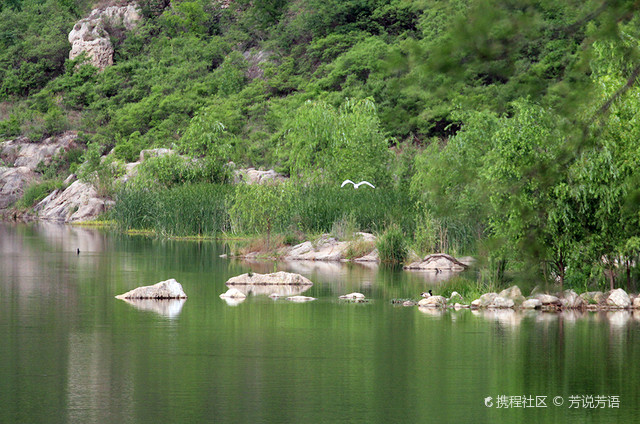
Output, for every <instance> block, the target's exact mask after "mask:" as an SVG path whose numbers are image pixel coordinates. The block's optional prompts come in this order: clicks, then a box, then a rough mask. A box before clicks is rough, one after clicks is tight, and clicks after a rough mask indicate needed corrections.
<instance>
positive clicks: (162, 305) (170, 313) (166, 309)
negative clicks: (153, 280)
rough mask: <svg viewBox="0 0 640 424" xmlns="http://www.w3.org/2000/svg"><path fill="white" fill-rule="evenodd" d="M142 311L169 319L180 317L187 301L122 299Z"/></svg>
mask: <svg viewBox="0 0 640 424" xmlns="http://www.w3.org/2000/svg"><path fill="white" fill-rule="evenodd" d="M122 300H124V301H125V302H126V303H128V304H129V305H131V306H133V307H134V308H136V309H139V310H141V311H150V312H155V313H156V314H158V315H162V316H164V317H167V318H176V317H178V315H180V312H181V311H182V307H183V306H184V303H185V301H186V299H124V298H123V299H122Z"/></svg>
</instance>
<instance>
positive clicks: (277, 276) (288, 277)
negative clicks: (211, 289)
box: [226, 271, 313, 292]
mask: <svg viewBox="0 0 640 424" xmlns="http://www.w3.org/2000/svg"><path fill="white" fill-rule="evenodd" d="M226 285H227V287H234V288H238V289H240V291H243V290H241V288H242V287H243V286H248V285H251V286H259V285H263V286H276V285H286V286H312V285H313V283H312V282H311V280H309V279H308V278H306V277H303V276H302V275H300V274H294V273H292V272H284V271H280V272H274V273H272V274H255V273H247V274H242V275H238V276H237V277H232V278H229V279H228V280H227V282H226ZM243 292H244V291H243Z"/></svg>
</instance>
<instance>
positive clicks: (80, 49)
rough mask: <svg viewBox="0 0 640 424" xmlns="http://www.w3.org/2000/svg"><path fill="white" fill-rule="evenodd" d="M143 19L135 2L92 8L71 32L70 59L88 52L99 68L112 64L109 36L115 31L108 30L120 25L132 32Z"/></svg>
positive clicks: (92, 62)
mask: <svg viewBox="0 0 640 424" xmlns="http://www.w3.org/2000/svg"><path fill="white" fill-rule="evenodd" d="M140 18H141V16H140V12H139V9H138V6H137V5H136V4H130V5H128V6H121V7H119V6H110V7H107V8H104V9H94V10H92V11H91V14H90V15H89V16H88V17H86V18H84V19H81V20H80V21H78V22H77V23H76V24H75V25H74V27H73V29H72V30H71V32H70V33H69V42H70V43H71V52H70V53H69V59H75V58H76V57H78V56H79V55H80V54H82V53H86V54H87V56H88V57H89V59H90V61H91V64H92V65H93V66H95V67H96V68H98V69H104V68H106V67H107V66H110V65H113V46H112V45H111V39H110V35H112V34H109V32H108V31H107V29H108V28H114V27H117V26H120V25H121V26H123V27H124V28H125V29H126V30H129V31H130V30H131V29H133V28H134V27H135V25H136V23H137V22H138V21H139V20H140Z"/></svg>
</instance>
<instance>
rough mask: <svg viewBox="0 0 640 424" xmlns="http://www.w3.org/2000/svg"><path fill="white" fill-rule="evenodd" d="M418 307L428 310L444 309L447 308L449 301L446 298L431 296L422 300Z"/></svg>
mask: <svg viewBox="0 0 640 424" xmlns="http://www.w3.org/2000/svg"><path fill="white" fill-rule="evenodd" d="M418 306H420V307H427V308H444V307H445V306H447V299H446V298H445V297H444V296H430V297H427V298H425V299H420V302H418Z"/></svg>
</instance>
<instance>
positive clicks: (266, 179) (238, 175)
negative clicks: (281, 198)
mask: <svg viewBox="0 0 640 424" xmlns="http://www.w3.org/2000/svg"><path fill="white" fill-rule="evenodd" d="M286 179H287V178H286V177H285V176H284V175H282V174H279V173H277V172H276V171H274V170H273V169H269V170H268V171H261V170H258V169H255V168H247V169H237V170H235V171H234V182H235V183H236V184H237V183H246V184H277V183H280V182H283V181H285V180H286Z"/></svg>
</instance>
